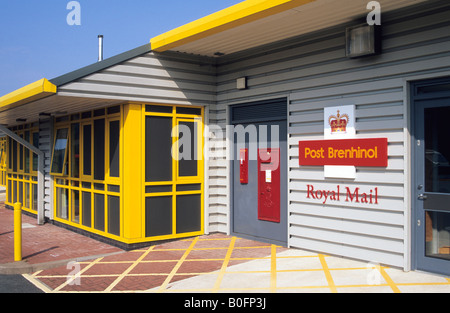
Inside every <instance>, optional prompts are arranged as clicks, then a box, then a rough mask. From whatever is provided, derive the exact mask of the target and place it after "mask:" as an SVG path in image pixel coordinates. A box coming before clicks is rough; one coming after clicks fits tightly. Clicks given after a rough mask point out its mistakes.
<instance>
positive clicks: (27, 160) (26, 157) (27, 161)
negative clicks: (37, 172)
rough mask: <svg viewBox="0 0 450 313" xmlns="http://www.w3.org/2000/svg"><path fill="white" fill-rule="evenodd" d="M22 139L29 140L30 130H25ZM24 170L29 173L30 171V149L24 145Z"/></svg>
mask: <svg viewBox="0 0 450 313" xmlns="http://www.w3.org/2000/svg"><path fill="white" fill-rule="evenodd" d="M24 136H25V137H24V139H25V141H27V142H30V132H29V131H26V132H25V134H24ZM24 162H25V164H24V169H23V170H24V172H25V173H29V172H30V150H28V149H27V148H25V147H24Z"/></svg>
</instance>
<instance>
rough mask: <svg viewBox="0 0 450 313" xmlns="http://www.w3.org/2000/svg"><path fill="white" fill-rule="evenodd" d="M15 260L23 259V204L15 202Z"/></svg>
mask: <svg viewBox="0 0 450 313" xmlns="http://www.w3.org/2000/svg"><path fill="white" fill-rule="evenodd" d="M14 261H15V262H18V261H22V204H21V203H19V202H18V203H15V204H14Z"/></svg>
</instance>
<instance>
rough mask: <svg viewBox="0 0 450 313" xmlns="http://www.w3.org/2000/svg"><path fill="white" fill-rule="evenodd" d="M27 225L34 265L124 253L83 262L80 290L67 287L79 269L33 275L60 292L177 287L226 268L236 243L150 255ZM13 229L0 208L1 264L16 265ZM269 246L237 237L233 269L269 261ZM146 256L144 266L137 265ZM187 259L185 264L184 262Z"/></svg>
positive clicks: (204, 241) (181, 245)
mask: <svg viewBox="0 0 450 313" xmlns="http://www.w3.org/2000/svg"><path fill="white" fill-rule="evenodd" d="M22 222H23V223H28V224H31V225H33V226H35V227H33V228H24V229H23V234H22V236H23V257H24V260H26V262H28V263H30V264H38V263H42V262H51V261H57V260H67V259H71V258H80V257H88V256H95V255H106V254H108V253H114V252H116V253H117V252H122V253H119V254H114V255H109V256H105V257H103V258H101V259H97V260H90V261H85V262H80V263H79V265H80V269H81V278H80V282H81V285H76V284H74V285H64V284H66V282H67V279H68V275H69V274H71V275H73V273H72V272H73V270H74V268H73V267H69V268H67V265H65V266H59V267H57V268H53V269H48V270H44V271H40V272H37V273H35V274H33V277H34V278H35V279H37V280H39V281H40V282H42V283H43V284H45V285H46V286H48V288H50V290H55V289H58V291H61V292H80V291H81V292H103V291H105V290H106V289H107V288H110V289H111V287H112V285H111V284H113V283H114V284H115V285H114V286H113V288H112V291H143V290H148V289H152V288H156V287H159V286H161V285H162V284H163V283H165V282H166V279H167V278H168V277H169V275H171V281H170V282H175V281H179V280H183V279H186V278H190V277H193V276H196V275H200V274H206V273H210V272H214V271H217V270H220V269H221V267H222V266H223V264H224V260H225V257H226V256H227V253H228V249H229V247H230V243H231V239H232V237H230V236H226V235H223V234H212V235H208V236H201V237H199V238H198V240H197V242H196V243H195V245H194V246H193V247H192V249H191V250H190V252H189V253H188V254H186V250H187V249H188V248H189V247H191V245H192V243H193V239H186V240H177V241H173V242H167V243H163V244H160V245H157V246H155V247H153V248H152V250H150V251H149V250H148V249H149V248H142V249H138V250H134V251H130V252H124V251H122V250H120V249H119V248H116V247H113V246H110V245H107V244H104V243H101V242H99V241H96V240H94V239H90V238H87V237H85V236H82V235H79V234H76V233H74V232H71V231H69V230H66V229H63V228H61V227H57V226H54V225H51V224H45V225H44V226H38V225H37V223H36V219H35V218H32V217H29V216H25V215H23V216H22ZM13 229H14V228H13V211H12V210H8V209H6V208H5V207H4V206H3V205H0V264H4V263H10V262H13V257H14V251H13V246H14V245H13V240H14V236H13ZM270 247H271V245H270V244H266V243H261V242H257V241H253V240H248V239H240V238H238V239H237V240H236V241H235V245H234V250H233V252H232V254H231V257H232V259H231V260H230V261H229V264H239V263H242V262H246V261H248V259H251V258H260V257H267V256H270V254H271V248H270ZM145 253H146V256H145V257H144V258H143V259H142V260H141V262H140V263H138V264H135V262H136V261H137V260H138V259H139V258H140V257H142V256H143V255H144V254H145ZM183 256H185V259H184V261H183V262H182V263H181V262H179V261H180V259H181V258H182V257H183ZM233 258H235V259H233ZM94 261H95V263H94V264H92V262H94ZM177 265H178V268H177V270H176V271H174V269H175V268H176V266H177ZM87 267H89V268H87ZM124 274H125V275H124Z"/></svg>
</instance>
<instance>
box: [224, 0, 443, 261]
mask: <svg viewBox="0 0 450 313" xmlns="http://www.w3.org/2000/svg"><path fill="white" fill-rule="evenodd" d="M433 3H434V4H433V5H430V6H428V7H427V8H426V9H423V8H422V10H416V11H413V10H410V9H407V10H404V11H403V12H396V13H395V14H394V13H392V14H386V15H383V47H384V51H383V54H382V55H380V56H377V57H371V58H363V59H358V60H350V59H347V58H346V57H345V52H344V43H345V35H344V30H345V26H342V27H339V28H335V29H330V30H327V31H326V32H322V33H320V32H319V33H316V34H310V35H306V36H304V37H302V38H298V39H297V40H290V41H285V42H282V43H279V44H274V45H269V46H267V47H263V48H261V49H255V50H252V51H248V52H245V53H239V54H236V55H234V56H233V55H232V56H229V57H224V58H222V59H221V60H219V63H218V78H217V88H218V93H217V101H218V102H217V103H218V105H217V107H216V110H217V111H216V120H217V121H220V123H223V122H224V121H225V119H226V114H227V113H226V110H225V109H226V106H227V105H229V104H234V103H244V102H252V101H255V100H259V99H270V98H277V97H280V96H289V99H290V106H289V139H288V140H289V212H290V217H289V225H290V226H289V235H290V239H289V244H290V246H291V247H298V248H303V249H309V250H314V251H320V252H324V253H330V254H337V255H342V256H346V257H350V258H357V259H363V260H368V261H374V262H379V263H383V264H389V265H392V266H399V267H405V268H406V267H407V263H408V261H407V258H409V255H408V247H407V244H408V242H407V240H406V238H407V236H409V234H408V230H407V229H408V226H407V225H405V215H406V214H407V213H408V211H409V210H410V208H409V207H408V204H407V203H408V202H407V200H406V199H405V191H406V190H407V186H405V181H406V179H407V178H408V176H407V174H408V173H407V169H406V168H405V166H406V165H405V164H407V162H408V160H407V158H408V151H407V149H406V147H405V143H404V140H405V137H406V134H405V131H404V130H405V129H406V128H407V118H408V117H407V116H405V112H406V111H407V110H406V106H407V103H406V102H405V94H406V90H404V86H405V79H408V78H410V77H413V76H417V75H423V74H427V75H435V76H439V75H442V74H440V73H449V72H450V36H449V35H448V34H449V33H450V5H449V4H448V3H446V2H444V1H441V2H435V1H434V2H433ZM243 76H246V77H247V78H248V85H249V88H248V89H247V90H237V89H236V85H235V84H236V79H237V78H239V77H243ZM346 104H354V105H355V108H356V112H355V113H356V129H357V137H359V138H376V137H386V138H388V141H389V146H388V155H389V159H388V167H387V168H385V169H377V168H368V167H358V168H357V173H356V179H355V180H342V179H341V180H339V179H335V180H331V179H325V178H324V172H323V168H317V167H300V166H299V164H298V141H299V140H315V139H316V140H317V139H323V133H324V113H323V109H324V108H325V107H329V106H337V105H346ZM220 171H222V172H223V175H220V176H221V177H223V176H226V174H227V173H226V167H225V166H221V167H216V168H215V173H216V175H218V173H220ZM227 179H229V178H228V177H227ZM221 180H222V179H221ZM223 184H225V181H223ZM308 184H310V185H314V187H315V188H316V190H317V189H323V190H333V189H334V190H335V189H336V186H337V185H340V188H341V189H340V197H341V201H340V202H337V201H328V202H326V203H321V202H320V201H317V199H311V198H308V189H307V185H308ZM347 187H348V188H349V190H350V191H353V190H354V189H355V188H358V187H359V188H361V190H371V189H372V190H373V188H375V187H377V188H378V194H379V198H378V201H379V204H374V203H372V204H362V203H356V202H350V201H349V202H346V201H345V198H346V193H347V190H346V188H347ZM216 190H217V192H220V191H226V190H227V189H226V188H217V189H216Z"/></svg>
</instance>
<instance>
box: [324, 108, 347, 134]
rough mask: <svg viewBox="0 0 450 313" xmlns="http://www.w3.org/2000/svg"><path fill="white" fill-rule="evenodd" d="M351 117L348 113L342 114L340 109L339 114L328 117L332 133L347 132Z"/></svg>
mask: <svg viewBox="0 0 450 313" xmlns="http://www.w3.org/2000/svg"><path fill="white" fill-rule="evenodd" d="M349 120H350V118H349V117H348V115H347V114H342V115H341V114H340V111H339V110H338V111H337V115H336V116H335V115H331V116H330V117H329V118H328V124H330V126H331V133H345V132H347V125H348V121H349Z"/></svg>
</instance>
